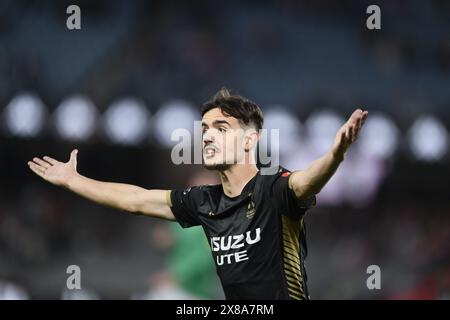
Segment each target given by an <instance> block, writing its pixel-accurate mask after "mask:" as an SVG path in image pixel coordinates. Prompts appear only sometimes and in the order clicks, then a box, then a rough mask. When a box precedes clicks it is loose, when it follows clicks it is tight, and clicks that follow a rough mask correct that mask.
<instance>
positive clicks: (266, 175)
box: [260, 166, 291, 183]
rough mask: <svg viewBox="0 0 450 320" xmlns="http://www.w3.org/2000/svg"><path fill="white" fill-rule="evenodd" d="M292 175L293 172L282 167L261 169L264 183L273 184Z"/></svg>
mask: <svg viewBox="0 0 450 320" xmlns="http://www.w3.org/2000/svg"><path fill="white" fill-rule="evenodd" d="M290 174H291V171H290V170H288V169H286V168H284V167H282V166H277V167H274V168H261V169H260V176H261V181H262V182H263V183H273V182H275V181H276V180H277V179H278V178H280V177H281V178H287V177H289V175H290Z"/></svg>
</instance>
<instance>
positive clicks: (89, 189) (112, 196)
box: [66, 174, 145, 213]
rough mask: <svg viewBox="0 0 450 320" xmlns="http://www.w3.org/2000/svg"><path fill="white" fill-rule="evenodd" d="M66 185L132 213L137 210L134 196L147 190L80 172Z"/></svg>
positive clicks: (94, 199) (95, 200) (88, 197)
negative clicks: (89, 176)
mask: <svg viewBox="0 0 450 320" xmlns="http://www.w3.org/2000/svg"><path fill="white" fill-rule="evenodd" d="M66 187H67V189H69V190H70V191H72V192H74V193H76V194H78V195H80V196H82V197H84V198H86V199H89V200H92V201H94V202H96V203H99V204H101V205H105V206H108V207H112V208H115V209H118V210H124V211H128V212H131V213H136V211H137V210H136V206H135V205H134V202H133V200H132V199H133V197H135V196H136V195H137V194H139V193H141V192H142V191H144V190H145V189H143V188H141V187H138V186H134V185H130V184H125V183H115V182H103V181H98V180H94V179H91V178H88V177H85V176H82V175H80V174H76V175H74V176H73V177H71V178H70V179H69V180H68V181H67V184H66Z"/></svg>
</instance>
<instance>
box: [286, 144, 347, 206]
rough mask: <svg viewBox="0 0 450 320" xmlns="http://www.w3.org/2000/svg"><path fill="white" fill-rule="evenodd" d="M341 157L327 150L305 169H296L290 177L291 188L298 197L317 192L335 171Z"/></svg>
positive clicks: (308, 195) (306, 196)
mask: <svg viewBox="0 0 450 320" xmlns="http://www.w3.org/2000/svg"><path fill="white" fill-rule="evenodd" d="M342 161H343V157H342V156H339V155H336V154H334V153H333V152H332V151H329V152H327V153H326V154H325V155H324V156H322V157H321V158H319V159H317V160H315V161H314V162H313V163H312V164H311V165H310V166H309V167H308V168H307V169H306V170H303V171H296V172H294V173H293V176H292V177H291V181H290V182H291V188H292V190H293V191H294V192H295V194H296V196H297V197H298V198H305V199H306V198H308V197H310V196H313V195H316V194H318V193H319V192H320V191H321V190H322V188H323V187H324V186H325V185H326V184H327V182H328V181H329V180H330V179H331V177H332V176H333V175H334V173H335V172H336V170H337V168H338V167H339V165H340V163H341V162H342Z"/></svg>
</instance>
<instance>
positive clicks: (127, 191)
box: [28, 149, 175, 220]
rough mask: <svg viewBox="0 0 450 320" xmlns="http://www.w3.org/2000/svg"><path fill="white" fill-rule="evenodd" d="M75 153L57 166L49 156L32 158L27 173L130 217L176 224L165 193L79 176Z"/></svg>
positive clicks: (55, 161) (56, 162)
mask: <svg viewBox="0 0 450 320" xmlns="http://www.w3.org/2000/svg"><path fill="white" fill-rule="evenodd" d="M77 154H78V150H76V149H75V150H73V151H72V152H71V154H70V159H69V161H68V162H60V161H57V160H55V159H53V158H50V157H48V156H45V157H43V158H42V159H40V158H33V161H29V162H28V166H29V167H30V169H31V170H32V171H33V172H34V173H35V174H37V175H38V176H40V177H41V178H42V179H44V180H46V181H48V182H50V183H52V184H54V185H57V186H60V187H63V188H66V189H69V190H70V191H72V192H74V193H76V194H78V195H80V196H82V197H84V198H87V199H89V200H92V201H94V202H97V203H99V204H102V205H105V206H109V207H112V208H115V209H119V210H123V211H127V212H129V213H133V214H144V215H148V216H152V217H156V218H161V219H166V220H175V218H174V216H173V214H172V211H171V210H170V207H169V205H168V203H167V200H166V196H167V190H148V189H144V188H141V187H138V186H134V185H130V184H124V183H115V182H103V181H98V180H94V179H90V178H87V177H84V176H82V175H81V174H79V173H78V172H77Z"/></svg>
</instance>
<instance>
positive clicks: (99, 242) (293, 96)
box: [0, 0, 450, 299]
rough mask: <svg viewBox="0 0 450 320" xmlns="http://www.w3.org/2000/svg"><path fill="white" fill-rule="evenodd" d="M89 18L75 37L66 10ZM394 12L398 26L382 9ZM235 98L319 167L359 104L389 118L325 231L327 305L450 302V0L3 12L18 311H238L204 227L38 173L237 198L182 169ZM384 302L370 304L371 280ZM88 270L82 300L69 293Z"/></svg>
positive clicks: (312, 244)
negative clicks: (181, 138)
mask: <svg viewBox="0 0 450 320" xmlns="http://www.w3.org/2000/svg"><path fill="white" fill-rule="evenodd" d="M71 4H76V5H78V6H79V7H80V8H81V30H68V29H67V27H66V20H67V18H68V16H69V14H67V13H66V8H67V7H68V6H69V5H71ZM370 4H377V5H379V6H380V8H381V30H368V29H367V28H366V19H367V18H368V16H369V15H368V14H366V8H367V6H369V5H370ZM222 86H227V87H229V88H231V89H232V90H234V92H235V93H238V94H241V95H244V96H246V97H248V98H250V99H251V100H254V101H256V102H257V103H258V104H259V105H260V106H261V108H262V109H263V111H264V113H265V127H266V128H268V129H270V128H278V129H280V142H281V143H280V146H279V150H278V151H279V152H280V157H281V165H283V166H284V167H286V168H288V169H290V170H295V169H303V168H305V167H306V166H307V165H308V164H309V163H310V162H311V161H312V160H314V159H315V158H317V157H319V156H320V155H322V154H323V153H324V152H326V150H327V149H328V148H329V147H330V146H331V142H332V140H333V137H334V135H335V133H336V131H337V129H338V128H339V126H340V125H342V124H343V122H344V121H345V119H346V118H347V117H348V116H349V115H350V114H351V112H352V111H353V110H354V109H355V108H356V107H361V106H362V107H363V108H365V109H367V110H369V113H370V115H369V118H368V120H367V122H366V125H365V128H364V130H363V131H362V133H361V135H360V137H359V140H358V141H357V143H356V145H355V146H353V148H352V149H351V151H350V153H349V154H348V156H347V159H346V161H345V162H344V163H343V165H342V166H341V168H340V169H339V171H338V173H337V174H336V175H335V176H334V177H333V179H332V180H331V182H330V183H329V184H328V185H327V186H326V188H325V189H324V190H323V191H322V192H321V193H320V194H319V196H318V205H317V207H316V208H314V209H312V210H310V211H309V213H308V215H307V218H306V227H307V231H308V232H307V239H308V245H309V250H308V252H309V255H308V259H307V261H306V267H307V271H308V286H309V290H310V293H311V298H312V299H449V298H450V215H449V214H450V198H449V190H450V183H449V181H450V163H449V150H448V148H449V133H448V130H449V129H450V2H449V1H446V0H432V1H431V0H430V1H420V0H408V1H400V0H398V1H395V2H394V1H376V3H374V2H372V1H370V2H369V1H345V0H339V1H337V0H335V1H326V0H321V1H317V0H315V1H313V0H310V1H306V0H281V1H280V0H278V1H259V2H258V4H256V3H255V2H252V1H239V2H234V1H189V2H186V3H185V4H183V3H181V2H170V3H169V2H168V1H143V0H142V1H139V0H137V1H115V0H108V1H106V0H104V1H88V0H84V1H70V2H69V1H25V0H1V1H0V124H1V125H0V146H1V147H0V298H1V299H221V298H223V293H222V290H221V288H220V285H219V282H218V279H217V276H216V275H215V269H214V265H213V260H212V257H211V254H210V249H209V247H208V243H207V240H206V238H205V237H204V236H203V234H202V230H201V229H199V228H191V229H184V230H182V229H181V228H180V227H179V226H178V225H177V224H176V223H167V222H164V221H158V220H156V219H151V218H145V217H141V216H132V215H126V214H123V213H121V212H118V211H114V210H112V209H109V208H104V207H101V206H99V205H96V204H93V203H90V202H88V201H87V200H84V199H82V198H80V197H78V196H76V195H74V194H71V193H69V192H67V191H65V190H62V189H59V188H56V187H54V186H52V185H49V184H48V183H46V182H44V181H43V180H41V179H40V178H38V177H37V176H35V175H34V174H33V173H32V172H31V171H30V170H29V169H28V167H27V164H26V163H27V161H28V160H30V159H32V157H33V156H40V157H42V156H44V155H49V156H52V157H54V158H56V159H58V160H64V161H67V160H68V158H69V152H70V151H71V150H72V149H73V148H75V147H76V148H78V149H79V151H80V152H79V156H78V169H79V172H80V173H81V174H83V175H86V176H89V177H91V178H94V179H99V180H104V181H116V182H124V183H132V184H137V185H140V186H143V187H146V188H158V189H160V188H161V189H171V188H184V187H186V186H189V185H197V184H204V183H217V182H218V180H217V179H218V177H217V176H216V175H215V174H214V173H211V172H207V171H205V170H204V169H202V168H201V166H199V165H175V164H173V163H172V162H171V158H170V154H171V148H172V147H173V145H174V144H175V142H173V141H171V139H170V134H171V133H172V131H173V130H174V129H176V128H187V129H189V130H192V126H193V125H192V123H193V121H194V120H198V119H199V116H200V115H199V108H200V106H201V104H202V103H203V102H204V101H206V100H208V99H209V98H210V97H211V96H212V95H214V93H215V92H216V91H217V90H219V89H220V87H222ZM373 264H375V265H378V266H379V267H380V268H381V290H368V289H367V287H366V279H367V278H368V277H369V274H367V273H366V270H367V267H368V266H369V265H373ZM69 265H78V266H80V268H81V285H82V290H73V291H68V290H66V289H65V288H66V279H67V278H68V276H69V275H68V274H67V273H66V269H67V267H68V266H69Z"/></svg>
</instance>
